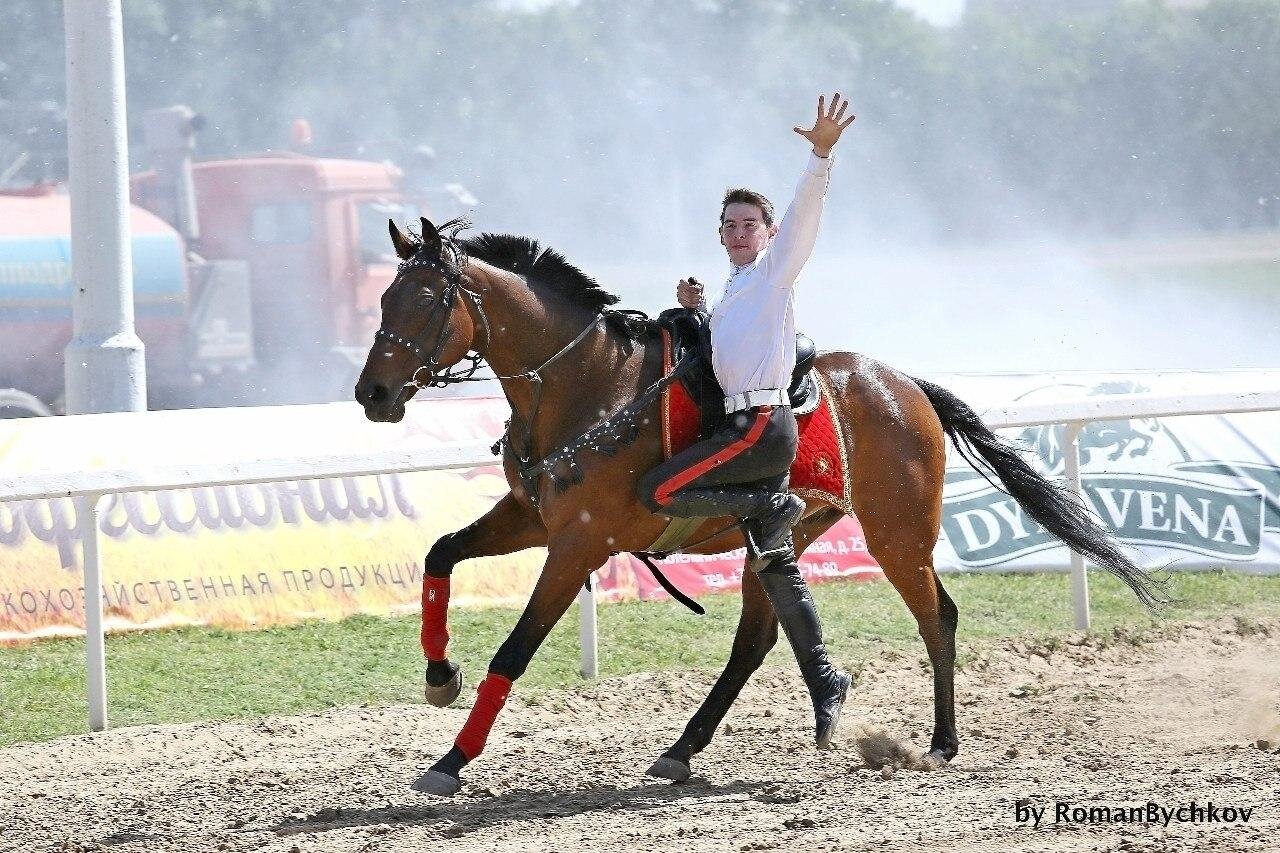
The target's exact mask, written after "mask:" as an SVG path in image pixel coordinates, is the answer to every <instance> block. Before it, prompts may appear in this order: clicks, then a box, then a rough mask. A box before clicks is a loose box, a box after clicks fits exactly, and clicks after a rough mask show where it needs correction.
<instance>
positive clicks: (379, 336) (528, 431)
mask: <svg viewBox="0 0 1280 853" xmlns="http://www.w3.org/2000/svg"><path fill="white" fill-rule="evenodd" d="M445 245H449V246H452V244H451V243H445ZM454 251H455V252H456V251H457V250H456V249H454ZM417 268H427V269H431V270H433V271H434V272H436V273H438V274H439V275H441V276H442V277H443V278H444V280H445V286H444V288H443V289H442V290H441V293H440V297H441V298H440V301H438V302H437V303H436V304H434V305H433V306H432V307H431V312H430V313H429V314H428V315H427V322H426V326H425V328H424V330H423V338H427V337H428V336H429V334H430V333H431V331H432V323H433V321H434V320H435V316H436V314H437V312H441V319H440V325H439V330H438V331H437V332H436V339H435V344H434V345H433V346H432V347H431V349H430V351H429V352H428V350H427V349H426V348H424V347H423V346H422V345H421V344H419V343H418V342H417V341H413V340H409V339H408V338H405V337H403V336H401V335H398V334H396V333H395V332H391V331H388V330H387V329H386V328H383V327H379V328H378V330H377V331H376V332H375V333H374V339H375V340H383V341H386V342H387V343H389V344H395V345H398V346H401V347H403V348H405V349H407V350H408V351H409V352H411V353H413V355H414V356H416V357H417V359H418V361H419V362H420V363H419V365H418V367H417V368H415V369H414V371H413V375H412V376H411V377H410V378H409V381H408V382H406V383H404V385H403V386H402V388H407V387H410V386H412V387H414V388H417V389H419V390H421V389H423V388H444V387H446V386H448V385H453V384H456V383H459V382H482V381H485V380H486V379H487V378H488V377H479V378H477V377H476V376H475V374H476V372H477V371H478V370H479V369H480V365H481V364H482V363H483V362H484V359H485V352H486V351H487V350H488V348H489V346H490V344H491V343H492V332H491V327H490V325H489V318H488V316H487V315H486V314H485V313H484V306H483V304H482V303H481V301H480V295H479V294H478V293H476V292H475V291H473V290H471V289H469V288H467V287H464V286H463V284H462V282H463V277H462V271H461V264H460V263H457V264H455V265H454V266H452V267H451V266H448V265H446V264H444V263H443V262H442V261H441V260H438V259H435V258H432V257H430V256H428V255H426V254H425V253H419V254H417V255H414V256H413V257H410V258H408V259H407V260H405V261H404V262H403V263H401V264H400V267H399V270H398V272H400V273H403V272H405V271H406V270H410V269H417ZM455 297H457V298H459V299H463V300H464V303H463V304H464V305H465V304H466V302H467V301H469V302H470V303H471V306H470V309H468V311H469V313H471V315H472V318H473V319H474V320H475V321H476V323H477V325H478V326H479V327H480V328H481V329H482V330H483V333H484V345H483V346H477V347H476V348H475V349H474V351H472V352H468V353H467V354H466V355H465V356H463V357H462V359H461V360H460V361H459V362H458V364H461V363H462V362H463V361H467V362H470V364H469V366H467V367H465V368H462V369H460V370H458V371H457V372H454V368H455V367H457V365H451V366H450V367H449V368H446V369H445V370H444V371H443V372H441V371H440V370H439V367H440V360H439V359H440V353H441V352H442V351H443V350H444V346H445V343H446V342H447V341H448V337H449V320H450V318H451V317H452V315H453V303H454V298H455ZM631 313H632V312H602V313H599V314H597V315H596V316H595V317H593V318H592V320H591V322H590V323H589V324H588V325H587V326H586V328H584V329H583V330H582V331H581V332H579V333H578V335H577V337H575V338H574V339H573V340H571V341H569V343H567V344H565V345H564V346H563V347H561V348H560V349H559V350H558V351H557V352H556V353H555V354H554V355H552V356H551V357H550V358H548V359H546V360H545V361H543V362H542V364H540V365H538V366H537V367H535V368H533V369H532V370H527V371H525V372H523V373H515V374H511V375H509V376H504V375H501V374H497V373H495V374H494V378H496V379H499V380H504V379H505V380H517V379H523V380H525V381H527V382H530V383H531V384H532V385H533V403H532V406H531V407H530V411H529V417H528V419H527V420H526V421H525V428H524V440H523V441H522V442H521V444H522V447H521V449H520V450H515V449H514V448H512V449H513V450H514V455H515V457H516V466H515V467H516V471H517V473H518V474H519V475H520V481H521V482H522V483H523V484H524V490H525V494H526V495H527V496H528V497H529V501H530V503H532V504H533V506H534V508H535V509H536V508H538V506H539V502H540V498H539V481H540V480H541V478H542V475H543V474H546V475H547V476H548V477H550V478H551V482H552V484H553V485H554V486H555V489H556V491H557V492H562V491H564V490H565V489H567V488H569V487H570V486H572V485H576V484H578V483H581V482H582V480H583V473H582V468H581V467H580V466H579V464H578V460H577V454H578V453H579V452H580V451H585V450H593V451H595V452H598V453H604V454H605V455H607V456H612V455H613V454H614V453H616V452H617V449H618V446H619V445H626V444H630V443H631V442H633V441H635V439H636V436H637V435H639V432H640V424H639V417H640V414H641V413H642V412H643V411H644V410H645V409H646V408H648V407H649V406H651V405H653V403H654V402H656V401H657V399H658V396H659V395H660V394H661V393H662V391H663V390H664V389H665V388H666V387H667V386H668V385H671V384H672V383H673V382H676V381H677V380H679V379H680V378H681V377H682V376H684V375H685V374H686V373H688V372H689V371H690V370H691V369H692V368H693V366H694V364H695V363H696V362H697V360H698V356H697V354H696V353H694V352H690V353H687V354H686V355H685V356H684V357H683V358H681V359H680V361H679V363H677V364H676V366H675V367H674V368H673V369H672V371H671V372H670V373H669V374H667V375H666V376H662V377H659V379H658V381H656V382H654V383H653V384H652V385H650V386H649V387H648V388H646V389H645V390H644V391H642V392H641V393H640V394H639V395H638V396H637V397H636V398H635V399H634V400H632V401H631V402H630V403H628V404H627V405H626V406H624V407H623V408H622V409H620V410H619V411H617V412H614V413H613V414H612V415H610V416H609V417H608V418H606V419H604V420H602V421H600V422H598V423H597V424H596V425H595V426H593V427H591V428H590V429H588V430H587V431H586V432H585V433H583V434H582V435H580V436H578V437H577V438H576V439H574V440H572V441H570V442H569V443H568V444H565V445H563V446H561V447H559V448H557V449H555V450H553V451H551V452H550V453H548V454H547V456H546V457H545V458H544V459H542V460H540V461H538V462H534V461H533V459H532V456H533V425H534V420H535V419H536V418H537V416H538V409H539V407H540V405H541V403H542V388H543V379H542V373H543V371H545V370H547V369H548V368H549V367H551V366H552V365H553V364H555V363H556V362H557V361H559V360H560V359H561V358H563V357H564V356H565V355H566V354H567V353H569V352H570V351H572V350H573V349H574V347H576V346H578V344H580V343H582V342H583V341H584V340H586V338H587V336H588V335H589V334H591V331H592V330H593V329H595V328H596V327H597V326H599V325H600V321H601V320H603V319H605V314H620V315H629V314H631ZM628 319H629V320H630V319H634V318H633V317H628ZM646 319H647V318H646ZM424 370H425V371H427V378H426V381H423V380H421V379H419V378H418V376H419V374H420V373H422V371H424ZM512 414H513V416H515V415H518V414H519V413H518V412H516V411H515V407H514V406H512ZM505 426H506V429H505V431H504V432H503V434H502V437H501V438H499V439H498V440H497V441H496V442H495V443H494V445H493V447H492V448H491V450H492V451H493V454H494V455H495V456H501V455H502V453H503V449H504V448H506V447H511V438H510V436H511V420H508V421H507V422H506V425H505ZM733 526H736V525H731V526H730V528H726V529H732V527H733ZM718 535H719V532H717V533H714V534H712V536H710V537H707V539H711V538H714V537H715V536H718ZM701 541H707V540H706V539H704V540H701ZM698 544H700V543H698ZM636 556H637V557H638V558H639V559H640V560H641V561H642V562H643V563H644V564H645V565H646V566H647V567H648V569H649V571H650V572H652V573H653V576H654V578H655V579H657V581H658V583H659V584H660V585H661V586H662V588H663V589H665V590H666V591H667V592H668V593H669V594H670V595H671V596H672V597H673V598H675V599H676V600H677V601H679V602H680V603H682V604H684V605H685V606H686V607H688V608H689V609H690V610H692V611H693V612H694V613H696V614H698V615H702V614H703V613H704V612H705V611H704V610H703V608H702V607H701V605H699V604H698V603H697V602H696V601H694V600H693V599H691V598H689V597H688V596H687V595H685V594H684V593H682V592H681V591H680V590H679V589H677V588H676V587H675V585H674V584H672V583H671V582H670V581H669V580H667V578H666V577H665V576H664V575H663V574H662V572H661V571H660V570H659V569H658V567H657V566H656V565H654V563H653V558H657V559H663V558H664V557H666V556H667V554H657V553H653V554H651V553H648V552H637V553H636Z"/></svg>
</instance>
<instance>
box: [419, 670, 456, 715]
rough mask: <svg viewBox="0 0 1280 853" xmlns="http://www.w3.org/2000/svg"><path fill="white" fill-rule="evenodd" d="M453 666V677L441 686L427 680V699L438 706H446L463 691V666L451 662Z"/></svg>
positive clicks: (425, 690)
mask: <svg viewBox="0 0 1280 853" xmlns="http://www.w3.org/2000/svg"><path fill="white" fill-rule="evenodd" d="M450 665H451V666H452V667H453V677H452V678H450V679H449V680H448V681H446V682H445V683H444V684H441V685H439V686H436V685H433V684H432V683H431V682H430V681H427V682H426V687H425V689H424V690H423V693H424V695H425V696H426V697H427V701H428V702H430V703H431V704H432V705H435V706H436V707H437V708H444V707H447V706H448V705H450V704H452V703H453V700H454V699H457V698H458V694H459V693H461V692H462V667H460V666H458V665H457V664H450Z"/></svg>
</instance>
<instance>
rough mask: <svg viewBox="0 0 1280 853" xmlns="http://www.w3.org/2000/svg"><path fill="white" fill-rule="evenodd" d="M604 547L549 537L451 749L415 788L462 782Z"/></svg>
mask: <svg viewBox="0 0 1280 853" xmlns="http://www.w3.org/2000/svg"><path fill="white" fill-rule="evenodd" d="M607 558H608V551H607V550H602V549H601V547H600V545H599V543H586V542H583V541H581V540H577V541H575V542H573V543H572V544H569V543H566V542H563V541H561V542H559V543H558V542H556V541H553V542H552V543H551V544H550V548H549V553H548V554H547V562H546V564H545V565H544V566H543V569H542V574H541V575H540V576H539V577H538V582H537V583H536V584H535V585H534V587H533V594H532V595H531V596H530V597H529V603H528V605H526V606H525V609H524V613H522V614H521V615H520V619H519V620H518V621H517V622H516V626H515V628H514V629H513V630H512V632H511V634H510V636H508V637H507V639H506V640H505V641H504V642H503V644H502V645H501V646H500V647H499V648H498V653H497V654H496V655H494V657H493V661H492V662H491V663H490V664H489V674H488V675H486V676H485V679H484V681H482V682H480V686H479V687H478V688H477V689H476V702H475V705H473V706H472V708H471V714H470V715H469V716H468V717H467V722H466V724H465V725H464V726H463V727H462V731H461V732H459V733H458V737H457V738H456V739H455V740H454V742H453V748H452V749H450V750H449V751H448V752H447V753H445V756H444V757H443V758H441V759H440V760H439V761H437V762H436V763H435V764H434V765H433V766H432V768H431V769H430V770H428V771H427V772H426V773H424V774H423V775H422V776H420V777H419V778H418V780H417V781H416V782H414V783H413V787H414V789H415V790H417V791H423V792H425V793H429V794H441V795H445V796H449V795H452V794H456V793H457V792H458V791H459V790H460V789H461V787H462V782H461V780H460V778H459V774H460V773H461V771H462V768H463V767H465V766H466V765H467V764H468V763H470V762H471V761H473V760H474V759H475V758H476V756H478V755H479V754H480V753H481V752H482V751H483V750H484V745H485V742H486V741H487V740H488V737H489V731H490V730H491V729H492V728H493V723H494V720H496V719H497V716H498V712H499V711H501V710H502V706H503V705H504V704H506V701H507V694H508V693H509V692H510V691H511V685H512V682H514V681H515V680H516V679H517V678H519V677H520V676H521V675H523V674H524V671H525V669H526V668H527V667H528V666H529V661H530V660H531V659H532V658H533V655H534V652H536V651H537V650H538V647H539V646H541V645H542V641H543V640H545V639H546V638H547V634H549V633H550V632H551V629H552V627H554V626H555V624H556V623H557V622H558V621H560V617H561V616H563V615H564V614H565V611H566V610H568V609H569V605H571V604H572V603H573V601H574V599H575V598H576V597H577V595H578V590H579V589H581V588H582V585H583V584H584V583H586V580H587V577H588V576H589V575H590V574H591V572H593V571H594V570H596V569H597V568H599V567H600V566H601V565H603V564H604V561H605V560H606V559H607Z"/></svg>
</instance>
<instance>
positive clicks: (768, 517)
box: [658, 486, 805, 562]
mask: <svg viewBox="0 0 1280 853" xmlns="http://www.w3.org/2000/svg"><path fill="white" fill-rule="evenodd" d="M804 508H805V506H804V501H802V500H800V498H798V497H796V496H795V495H793V494H791V493H789V492H773V491H769V490H767V489H758V488H747V487H734V486H724V487H704V488H692V489H681V490H680V491H678V492H676V493H675V494H674V495H673V496H672V498H671V500H670V501H669V502H668V503H667V504H666V505H665V506H663V507H662V508H661V509H659V510H658V512H659V513H661V514H662V515H669V516H672V517H675V518H716V517H717V516H722V515H728V516H732V517H734V518H744V519H748V520H749V521H750V522H751V523H750V524H748V525H747V531H748V535H749V536H750V537H751V539H752V541H751V543H750V546H751V550H752V552H753V553H752V556H753V557H757V556H759V557H764V558H765V559H766V562H767V560H768V559H772V558H773V557H775V556H777V557H780V556H784V555H785V552H784V551H783V549H784V548H790V544H791V538H790V537H791V528H792V527H794V526H795V524H796V522H798V521H799V520H800V517H801V516H802V515H804Z"/></svg>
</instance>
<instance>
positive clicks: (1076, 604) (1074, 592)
mask: <svg viewBox="0 0 1280 853" xmlns="http://www.w3.org/2000/svg"><path fill="white" fill-rule="evenodd" d="M1082 426H1083V424H1080V423H1069V424H1067V428H1066V430H1065V434H1064V435H1063V438H1062V454H1063V458H1064V459H1065V460H1066V463H1067V482H1068V483H1070V485H1071V490H1072V491H1074V492H1075V493H1076V495H1077V496H1078V497H1079V498H1080V502H1081V503H1082V504H1084V505H1085V506H1088V503H1087V502H1086V501H1085V496H1084V485H1083V484H1082V483H1081V480H1080V429H1081V427H1082ZM1071 607H1072V609H1073V610H1074V611H1075V621H1076V628H1077V629H1078V630H1081V631H1087V630H1088V629H1089V575H1088V574H1087V573H1086V572H1085V567H1084V557H1082V556H1080V555H1079V554H1077V553H1076V552H1075V551H1072V552H1071Z"/></svg>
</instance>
